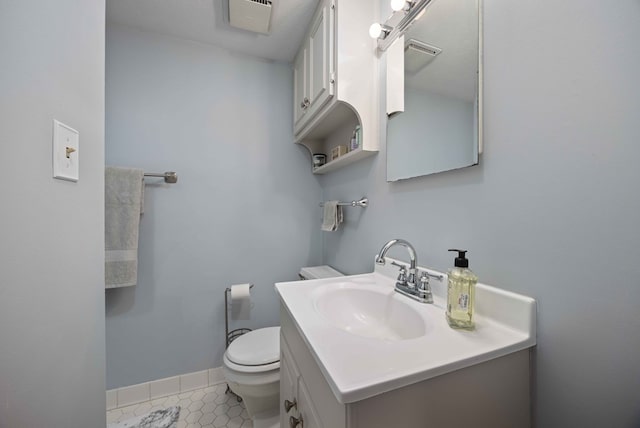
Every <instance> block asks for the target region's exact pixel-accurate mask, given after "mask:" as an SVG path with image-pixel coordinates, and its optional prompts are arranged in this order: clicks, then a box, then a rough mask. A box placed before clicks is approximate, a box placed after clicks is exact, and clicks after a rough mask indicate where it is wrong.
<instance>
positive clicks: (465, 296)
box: [446, 249, 478, 330]
mask: <svg viewBox="0 0 640 428" xmlns="http://www.w3.org/2000/svg"><path fill="white" fill-rule="evenodd" d="M449 251H457V252H458V257H456V258H455V260H454V267H452V268H451V269H449V271H448V272H447V275H448V281H447V312H446V316H447V322H448V323H449V326H451V328H456V329H464V330H473V329H474V327H475V324H474V322H473V304H474V300H475V294H476V283H477V282H478V277H477V276H476V274H474V273H473V272H472V271H471V269H469V260H467V258H466V257H465V254H466V252H467V251H466V250H455V249H454V250H449Z"/></svg>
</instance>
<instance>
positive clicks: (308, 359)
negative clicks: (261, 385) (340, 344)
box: [280, 307, 531, 428]
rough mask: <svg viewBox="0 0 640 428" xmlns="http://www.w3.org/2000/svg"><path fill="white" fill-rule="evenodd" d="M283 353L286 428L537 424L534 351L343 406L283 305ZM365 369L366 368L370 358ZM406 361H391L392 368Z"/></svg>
mask: <svg viewBox="0 0 640 428" xmlns="http://www.w3.org/2000/svg"><path fill="white" fill-rule="evenodd" d="M280 348H281V360H280V361H281V374H282V378H281V394H280V399H281V401H282V403H283V404H282V406H281V408H280V412H281V413H280V415H281V417H280V419H281V427H283V428H285V427H289V428H292V427H298V428H316V427H321V428H347V427H348V428H392V427H394V428H395V427H402V428H468V427H471V426H473V427H478V428H485V427H486V428H513V427H529V426H531V408H530V350H529V349H526V350H522V351H518V352H514V353H511V354H508V355H505V356H502V357H500V358H496V359H492V360H490V361H486V362H483V363H480V364H477V365H474V366H470V367H467V368H464V369H460V370H456V371H453V372H450V373H446V374H443V375H441V376H437V377H434V378H431V379H428V380H425V381H421V382H417V383H414V384H410V385H407V386H404V387H401V388H398V389H395V390H391V391H388V392H385V393H382V394H377V395H374V396H372V397H369V398H365V399H362V400H359V401H356V402H351V403H340V402H338V400H337V399H336V396H335V395H334V394H333V392H332V390H331V387H330V386H329V383H328V382H327V380H326V378H325V375H324V374H323V372H322V370H321V368H320V365H319V364H318V363H317V362H316V360H315V358H314V356H313V355H312V353H311V351H310V350H309V348H308V346H307V344H306V342H305V340H304V339H303V336H302V335H301V334H300V332H299V331H298V327H297V326H296V323H295V321H294V320H293V319H292V318H291V315H290V314H289V312H288V311H287V309H286V308H285V307H282V309H281V337H280ZM335 351H336V352H339V351H340V350H335ZM424 352H425V353H429V352H432V350H430V349H424ZM420 357H421V356H420V355H415V358H420ZM362 364H363V365H365V366H366V365H367V361H363V362H362ZM402 364H403V362H402V361H390V362H389V365H390V366H397V365H402ZM285 400H289V401H291V402H294V401H295V403H296V406H295V407H292V408H291V409H290V410H289V411H288V412H287V411H286V410H285V408H284V401H285ZM292 418H293V419H292ZM299 421H301V422H299Z"/></svg>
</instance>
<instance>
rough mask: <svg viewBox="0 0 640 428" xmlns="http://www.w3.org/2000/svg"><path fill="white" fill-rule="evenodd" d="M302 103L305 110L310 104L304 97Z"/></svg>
mask: <svg viewBox="0 0 640 428" xmlns="http://www.w3.org/2000/svg"><path fill="white" fill-rule="evenodd" d="M303 103H304V107H305V108H307V107H309V105H310V104H311V101H309V98H307V97H304V101H303Z"/></svg>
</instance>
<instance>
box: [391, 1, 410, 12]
mask: <svg viewBox="0 0 640 428" xmlns="http://www.w3.org/2000/svg"><path fill="white" fill-rule="evenodd" d="M406 5H407V2H406V1H405V0H391V9H393V11H394V12H397V11H399V10H402V9H404V8H405V7H406Z"/></svg>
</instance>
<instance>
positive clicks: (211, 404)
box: [107, 383, 253, 428]
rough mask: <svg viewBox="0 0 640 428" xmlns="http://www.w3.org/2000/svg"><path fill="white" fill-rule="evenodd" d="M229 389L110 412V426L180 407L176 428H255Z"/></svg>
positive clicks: (191, 393) (210, 389)
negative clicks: (226, 392) (160, 410)
mask: <svg viewBox="0 0 640 428" xmlns="http://www.w3.org/2000/svg"><path fill="white" fill-rule="evenodd" d="M226 389H227V385H226V384H224V383H222V384H219V385H213V386H209V387H207V388H202V389H196V390H194V391H189V392H183V393H180V394H177V395H170V396H168V397H162V398H157V399H155V400H151V401H145V402H143V403H138V404H134V405H131V406H127V407H120V408H117V409H113V410H109V411H108V412H107V424H110V423H113V422H121V421H123V420H125V419H128V418H130V417H132V416H140V415H143V414H145V413H148V412H151V411H153V410H158V409H164V408H167V407H171V406H180V419H179V421H178V427H177V428H253V423H252V422H251V419H249V415H248V414H247V411H246V410H245V408H244V405H243V404H242V403H241V402H238V400H237V399H236V397H235V396H233V395H232V394H225V393H224V392H225V390H226Z"/></svg>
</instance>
